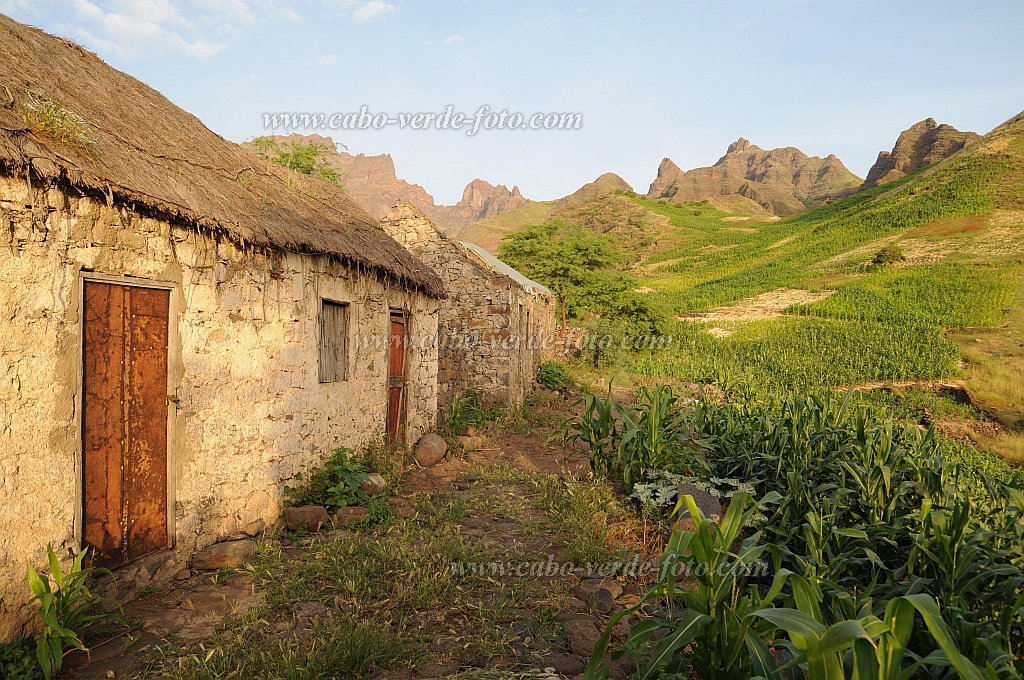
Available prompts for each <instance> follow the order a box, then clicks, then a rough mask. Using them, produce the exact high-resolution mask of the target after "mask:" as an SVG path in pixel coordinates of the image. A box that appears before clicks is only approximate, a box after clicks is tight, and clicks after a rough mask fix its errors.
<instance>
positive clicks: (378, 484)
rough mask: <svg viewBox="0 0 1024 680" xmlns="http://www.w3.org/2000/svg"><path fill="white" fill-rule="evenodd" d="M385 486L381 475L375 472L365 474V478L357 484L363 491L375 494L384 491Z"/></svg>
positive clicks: (385, 482) (385, 483)
mask: <svg viewBox="0 0 1024 680" xmlns="http://www.w3.org/2000/svg"><path fill="white" fill-rule="evenodd" d="M387 486H388V483H387V481H385V480H384V478H383V477H381V476H380V475H379V474H378V473H376V472H371V473H370V474H368V475H367V476H366V480H364V481H363V483H362V484H360V485H359V488H360V489H362V490H363V492H364V493H368V494H369V495H371V496H376V495H377V494H379V493H384V489H386V488H387Z"/></svg>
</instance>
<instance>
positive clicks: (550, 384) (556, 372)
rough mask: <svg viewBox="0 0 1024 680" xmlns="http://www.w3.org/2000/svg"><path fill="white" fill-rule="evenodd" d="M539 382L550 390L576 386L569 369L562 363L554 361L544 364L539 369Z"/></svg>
mask: <svg viewBox="0 0 1024 680" xmlns="http://www.w3.org/2000/svg"><path fill="white" fill-rule="evenodd" d="M537 382H539V383H540V384H541V385H543V386H544V387H546V388H548V389H549V390H561V389H565V388H567V387H572V386H573V385H575V384H576V380H575V379H574V378H573V377H572V375H571V374H570V373H569V369H568V367H566V365H565V364H563V363H562V362H561V361H554V360H548V361H545V362H542V363H541V365H540V366H538V367H537Z"/></svg>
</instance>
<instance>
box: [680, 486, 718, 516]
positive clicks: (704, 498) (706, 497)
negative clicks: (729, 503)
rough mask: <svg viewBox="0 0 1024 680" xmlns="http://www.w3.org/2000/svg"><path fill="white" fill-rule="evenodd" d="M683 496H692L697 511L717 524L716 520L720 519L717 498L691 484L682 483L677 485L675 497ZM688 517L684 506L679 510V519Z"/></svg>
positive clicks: (687, 510) (688, 513) (687, 511)
mask: <svg viewBox="0 0 1024 680" xmlns="http://www.w3.org/2000/svg"><path fill="white" fill-rule="evenodd" d="M683 496H693V501H694V503H696V504H697V509H699V510H700V511H701V512H702V513H704V516H705V517H707V518H709V519H711V520H713V521H715V522H718V520H719V519H721V517H722V504H721V503H719V502H718V499H717V498H715V497H714V496H712V495H711V494H709V493H708V492H707V491H702V490H701V489H698V488H697V487H695V486H694V485H693V484H686V483H683V484H680V485H679V492H678V493H677V494H676V497H677V498H682V497H683ZM689 516H690V511H689V509H688V508H687V507H686V505H685V504H684V505H683V506H682V507H681V508H680V509H679V518H680V519H682V518H684V517H689Z"/></svg>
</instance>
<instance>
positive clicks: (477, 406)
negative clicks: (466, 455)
mask: <svg viewBox="0 0 1024 680" xmlns="http://www.w3.org/2000/svg"><path fill="white" fill-rule="evenodd" d="M501 413H502V410H501V409H500V408H499V407H497V406H495V407H492V408H487V407H486V406H485V404H484V394H483V392H481V391H480V390H474V389H469V390H466V391H465V392H464V393H462V394H456V395H455V396H454V397H453V398H452V404H451V406H450V407H449V408H448V415H447V417H446V418H445V424H444V433H445V434H447V435H448V436H449V437H461V436H462V435H464V434H466V432H467V431H468V430H469V427H470V426H471V425H472V426H473V427H479V426H481V425H483V424H484V423H486V422H487V421H489V420H494V419H495V418H497V417H499V416H500V415H501Z"/></svg>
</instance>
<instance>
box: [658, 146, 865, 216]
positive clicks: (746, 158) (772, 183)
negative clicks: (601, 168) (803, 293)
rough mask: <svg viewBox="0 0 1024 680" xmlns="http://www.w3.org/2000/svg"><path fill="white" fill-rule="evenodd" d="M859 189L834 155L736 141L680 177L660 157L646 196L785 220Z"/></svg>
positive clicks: (672, 165)
mask: <svg viewBox="0 0 1024 680" xmlns="http://www.w3.org/2000/svg"><path fill="white" fill-rule="evenodd" d="M860 184H861V179H860V178H859V177H857V176H856V175H854V174H853V173H852V172H850V171H849V170H848V169H847V168H846V166H844V165H843V163H842V161H840V160H839V159H838V158H836V156H835V155H832V154H830V155H828V156H826V157H825V158H820V157H818V156H808V155H807V154H805V153H803V152H802V151H800V150H799V149H797V148H795V147H791V146H790V147H783V148H779V149H768V150H765V149H761V148H760V147H758V146H756V145H754V144H751V143H750V142H749V141H748V140H746V139H744V138H742V137H740V138H739V139H737V140H736V141H735V142H733V143H732V144H730V145H729V147H728V149H727V150H726V153H725V155H724V156H722V157H721V158H720V159H718V162H716V163H715V164H714V165H712V166H710V167H706V168H694V169H692V170H688V171H685V172H684V171H683V170H681V169H680V168H679V166H678V165H676V164H675V163H674V162H673V161H672V160H671V159H670V158H665V159H664V160H663V161H662V162H661V165H660V166H659V168H658V176H657V178H655V180H654V182H652V183H651V187H650V189H649V190H648V192H647V197H648V198H651V199H655V200H657V199H667V200H669V201H672V202H674V203H687V202H692V201H703V200H707V201H709V202H711V203H712V204H713V205H715V207H717V208H719V209H720V210H726V211H729V212H739V213H745V214H751V215H779V216H785V215H792V214H794V213H798V212H801V211H803V210H805V209H807V208H809V207H813V206H815V205H819V204H821V203H824V202H826V201H833V200H839V199H841V198H844V197H845V196H849V195H850V194H852V193H853V192H854V191H856V190H857V188H858V187H859V186H860Z"/></svg>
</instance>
